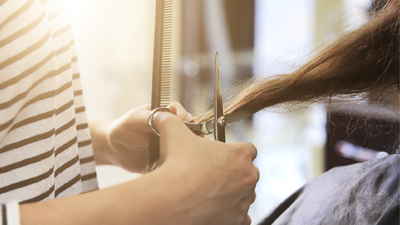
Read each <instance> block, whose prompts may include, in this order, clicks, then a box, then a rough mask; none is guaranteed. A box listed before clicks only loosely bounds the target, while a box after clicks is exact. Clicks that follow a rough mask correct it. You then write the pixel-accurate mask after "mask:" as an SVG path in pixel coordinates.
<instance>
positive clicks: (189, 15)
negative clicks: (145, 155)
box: [64, 0, 371, 224]
mask: <svg viewBox="0 0 400 225" xmlns="http://www.w3.org/2000/svg"><path fill="white" fill-rule="evenodd" d="M64 3H65V5H66V7H67V8H68V9H69V12H70V15H71V20H72V27H73V32H74V34H75V43H76V47H77V52H78V62H79V66H80V71H81V78H82V83H83V88H84V97H85V101H86V110H87V113H88V116H89V117H101V118H118V117H119V116H121V115H123V114H124V113H125V112H126V111H127V110H129V109H131V108H133V107H136V106H139V105H141V104H146V103H149V102H150V93H151V90H150V88H151V69H152V54H153V35H154V16H155V15H154V12H155V0H146V1H144V0H64ZM370 7H371V1H370V0H335V1H331V0H280V1H276V0H174V9H173V11H174V16H173V17H174V18H173V21H174V23H173V48H172V49H173V50H172V83H171V92H172V93H171V100H173V101H179V102H181V103H182V104H183V105H184V107H185V108H186V109H187V110H188V111H189V112H191V113H192V114H193V115H198V114H200V113H204V112H206V111H207V110H208V109H210V105H211V103H212V99H213V74H214V72H213V71H214V52H215V51H218V52H219V55H220V66H221V79H222V90H223V93H224V96H223V97H224V98H226V97H228V96H229V95H230V93H232V90H234V86H235V84H237V83H238V82H240V81H243V80H246V79H249V78H252V77H254V78H255V79H261V78H263V77H266V76H270V75H274V74H282V73H288V72H291V71H293V70H294V69H296V68H298V67H299V66H300V65H301V64H302V63H304V62H305V61H306V60H307V59H308V58H310V57H312V56H313V52H314V50H315V49H318V48H320V47H321V46H323V45H324V44H325V43H326V42H328V41H331V40H334V39H335V37H336V36H337V35H338V34H340V33H342V32H344V31H349V30H352V29H354V28H357V27H358V26H360V25H361V24H363V23H364V22H366V21H367V20H368V11H369V10H370ZM326 110H327V109H326V107H325V106H322V105H313V106H311V107H303V108H302V109H301V110H296V111H291V112H287V110H279V109H274V110H264V111H262V112H259V113H257V114H255V115H253V116H251V117H249V118H247V119H246V120H244V121H242V122H240V123H237V124H235V125H234V126H231V127H229V128H228V129H227V132H228V134H227V142H236V141H248V142H252V143H254V144H255V146H256V147H257V149H258V151H259V154H258V158H257V159H256V161H255V164H256V165H257V166H258V167H259V169H260V171H261V179H260V181H259V184H258V186H257V190H256V191H257V199H256V201H255V203H254V204H253V205H252V207H251V209H250V215H251V217H252V220H253V223H254V224H256V223H257V222H259V221H260V220H261V219H262V218H263V217H264V216H265V215H266V214H268V212H270V210H272V209H273V208H274V207H275V206H276V205H277V204H279V203H280V202H281V201H282V200H284V199H285V198H286V197H288V196H289V195H290V194H291V193H292V192H294V191H295V190H296V189H298V188H299V187H301V186H302V185H303V184H304V183H305V182H307V181H309V180H310V179H312V178H314V177H315V176H317V175H319V174H321V173H323V172H324V171H325V170H327V169H329V167H328V166H327V165H328V164H327V159H326V155H327V148H326V147H325V146H326V143H327V139H328V141H329V138H327V137H329V134H328V133H329V129H327V127H328V126H327V122H326V121H327V111H326ZM277 111H278V112H277ZM283 111H285V112H283ZM342 144H347V142H346V143H342ZM332 146H333V144H332V143H330V147H332ZM341 146H343V145H341ZM347 147H348V145H347ZM355 147H357V146H355ZM348 148H351V146H350V147H348ZM336 155H338V154H336ZM347 158H349V157H347ZM350 158H351V157H350ZM352 160H353V159H352ZM330 167H332V166H330ZM97 171H98V179H99V185H100V187H101V188H104V187H107V186H110V185H114V184H117V183H120V182H123V181H125V180H128V179H134V178H135V177H137V176H140V175H139V174H132V173H128V172H126V171H123V170H122V169H119V168H116V167H112V166H99V167H97Z"/></svg>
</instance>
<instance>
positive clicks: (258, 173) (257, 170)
mask: <svg viewBox="0 0 400 225" xmlns="http://www.w3.org/2000/svg"><path fill="white" fill-rule="evenodd" d="M253 167H254V171H256V174H257V177H258V179H257V182H258V181H259V180H260V170H259V169H258V167H257V166H255V165H254V164H253Z"/></svg>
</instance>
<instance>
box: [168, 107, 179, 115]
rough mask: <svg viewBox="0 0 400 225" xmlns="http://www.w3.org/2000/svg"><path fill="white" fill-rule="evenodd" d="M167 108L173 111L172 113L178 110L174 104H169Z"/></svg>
mask: <svg viewBox="0 0 400 225" xmlns="http://www.w3.org/2000/svg"><path fill="white" fill-rule="evenodd" d="M167 108H168V109H169V110H170V111H171V113H172V114H174V115H176V113H177V111H178V110H177V109H176V107H175V106H174V105H168V106H167Z"/></svg>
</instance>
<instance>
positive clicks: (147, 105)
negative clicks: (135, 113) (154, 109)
mask: <svg viewBox="0 0 400 225" xmlns="http://www.w3.org/2000/svg"><path fill="white" fill-rule="evenodd" d="M137 108H138V109H144V110H151V106H150V104H145V105H141V106H138V107H137Z"/></svg>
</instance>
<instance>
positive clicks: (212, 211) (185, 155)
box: [154, 113, 259, 225]
mask: <svg viewBox="0 0 400 225" xmlns="http://www.w3.org/2000/svg"><path fill="white" fill-rule="evenodd" d="M154 125H155V127H156V129H157V130H158V131H159V133H160V161H161V163H162V164H161V166H160V168H159V169H158V170H167V171H169V173H170V174H171V175H174V176H176V177H180V178H181V180H180V181H181V183H179V182H176V185H183V186H184V187H185V189H184V191H182V192H183V193H186V192H185V191H187V192H188V193H186V194H187V200H188V201H187V202H186V203H187V204H180V205H179V207H181V208H182V209H184V210H185V212H184V213H182V214H184V215H185V216H186V217H187V218H186V221H190V224H213V225H218V224H221V225H222V224H224V225H225V224H230V225H236V224H237V225H244V224H250V223H251V220H250V217H249V216H248V214H247V212H248V209H249V207H250V204H251V203H252V202H253V201H254V200H255V191H254V189H255V185H256V183H257V181H258V179H259V171H258V168H257V167H255V166H254V165H253V163H252V161H253V160H254V159H255V157H256V155H257V150H256V148H255V147H254V145H252V144H250V143H228V144H226V143H222V142H218V141H213V140H209V139H206V138H201V137H198V136H195V135H194V134H193V133H192V132H191V131H189V129H188V128H187V127H186V126H185V125H184V124H183V123H182V122H181V120H180V119H179V118H178V117H176V116H173V115H171V114H169V113H157V114H156V115H155V117H154ZM195 221H196V222H195ZM180 222H181V223H180V224H185V222H182V221H180Z"/></svg>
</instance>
